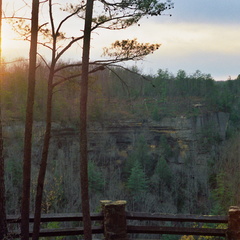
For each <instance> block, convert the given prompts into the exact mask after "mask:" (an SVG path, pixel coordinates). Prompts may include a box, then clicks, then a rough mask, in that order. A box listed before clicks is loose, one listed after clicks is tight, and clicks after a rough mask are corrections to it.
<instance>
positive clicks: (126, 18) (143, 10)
mask: <svg viewBox="0 0 240 240" xmlns="http://www.w3.org/2000/svg"><path fill="white" fill-rule="evenodd" d="M100 2H101V3H102V7H103V14H100V15H99V16H98V17H95V18H93V15H92V14H93V3H94V0H87V6H86V13H85V28H84V42H83V54H82V78H81V96H80V168H81V169H80V175H81V196H82V212H83V223H84V238H85V239H87V240H91V239H92V236H91V219H90V211H89V208H90V207H89V195H88V139H87V102H88V73H89V56H90V40H91V32H92V30H93V29H96V28H99V27H103V28H107V29H122V28H126V27H129V26H131V25H132V24H133V23H137V22H138V21H139V20H140V19H141V17H143V16H145V15H153V16H154V15H160V14H161V12H162V11H164V10H166V9H167V8H171V4H170V2H169V1H168V2H169V3H168V4H167V3H159V2H158V1H138V0H132V1H119V2H115V1H105V0H101V1H100ZM158 47H159V45H158V44H157V45H148V44H147V45H146V44H139V43H137V41H136V40H123V41H116V42H115V43H114V44H113V45H112V48H110V49H105V55H108V56H110V57H111V58H114V62H115V63H116V62H118V61H120V62H122V61H124V60H130V59H140V58H142V57H143V56H145V55H147V54H149V53H150V52H153V51H154V50H156V49H157V48H158ZM111 50H112V51H111ZM111 61H113V60H110V62H111ZM106 62H107V61H106ZM106 62H105V63H106ZM102 64H103V62H102Z"/></svg>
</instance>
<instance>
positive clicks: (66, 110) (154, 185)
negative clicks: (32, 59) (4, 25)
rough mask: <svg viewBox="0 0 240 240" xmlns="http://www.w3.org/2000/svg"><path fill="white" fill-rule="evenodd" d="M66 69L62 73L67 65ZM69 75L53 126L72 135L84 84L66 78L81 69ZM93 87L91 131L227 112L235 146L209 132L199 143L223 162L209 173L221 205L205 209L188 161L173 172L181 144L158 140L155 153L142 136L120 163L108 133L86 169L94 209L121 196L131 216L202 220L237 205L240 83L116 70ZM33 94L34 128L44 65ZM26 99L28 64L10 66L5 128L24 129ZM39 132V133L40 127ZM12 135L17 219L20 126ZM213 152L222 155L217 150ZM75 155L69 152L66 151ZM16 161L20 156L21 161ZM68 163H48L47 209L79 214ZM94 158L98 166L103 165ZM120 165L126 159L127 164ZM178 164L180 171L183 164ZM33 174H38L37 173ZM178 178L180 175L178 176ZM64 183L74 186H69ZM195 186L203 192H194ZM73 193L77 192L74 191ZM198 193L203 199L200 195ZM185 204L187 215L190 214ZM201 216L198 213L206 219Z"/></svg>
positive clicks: (59, 90)
mask: <svg viewBox="0 0 240 240" xmlns="http://www.w3.org/2000/svg"><path fill="white" fill-rule="evenodd" d="M61 64H62V66H64V65H66V64H69V63H61ZM63 69H64V68H63ZM64 71H65V70H63V71H62V72H61V75H59V76H58V78H57V80H56V81H61V82H62V83H61V84H59V85H58V86H57V87H56V89H55V91H54V93H53V120H54V124H56V125H57V126H59V128H60V129H62V128H66V129H67V128H71V129H76V131H77V130H78V129H77V126H78V121H79V120H78V119H79V117H78V116H79V88H80V85H79V78H71V79H70V80H69V79H66V77H65V76H69V75H72V76H74V75H78V74H79V68H78V67H75V68H74V67H73V68H72V69H71V73H70V74H69V71H70V70H68V72H64ZM89 87H90V90H89V95H90V101H89V106H88V107H89V124H94V123H97V124H104V123H107V122H115V121H120V120H125V121H126V120H131V121H135V122H138V123H144V122H149V121H151V122H160V121H161V120H162V119H164V118H166V117H169V118H175V117H180V118H181V117H183V118H191V117H198V116H201V115H204V114H208V113H213V112H226V113H229V116H230V117H229V124H228V130H227V137H228V142H231V144H229V143H228V142H223V141H222V140H219V138H218V135H217V134H215V132H214V130H213V129H212V128H210V127H209V128H206V129H205V130H206V131H205V132H202V135H201V136H202V141H199V142H198V144H202V146H203V142H204V144H205V146H206V145H208V151H209V152H211V153H212V154H213V153H214V154H216V153H217V154H219V155H220V156H219V155H218V156H212V159H211V162H209V163H208V164H209V171H211V172H209V184H210V185H211V189H210V190H211V194H210V195H211V196H212V200H211V201H212V203H216V204H212V205H211V206H204V204H205V202H204V201H203V200H201V199H202V198H201V196H202V195H201V194H202V192H203V190H202V189H201V188H203V185H201V184H200V183H199V184H198V186H197V185H196V186H195V187H194V188H191V187H190V185H189V183H188V181H189V179H191V178H192V175H191V174H190V172H191V171H192V170H191V168H192V164H193V163H192V161H191V159H190V158H187V157H186V158H185V159H184V161H183V163H184V164H185V165H186V166H185V168H184V169H185V170H182V169H181V170H179V169H175V170H174V171H173V167H170V165H171V161H173V160H172V159H176V158H177V157H176V155H178V154H179V152H180V150H181V149H182V148H184V145H183V146H181V144H182V143H181V142H180V141H179V142H178V143H177V144H178V145H177V144H176V143H174V142H171V141H172V138H170V137H165V136H162V137H161V138H160V139H158V144H159V146H160V147H159V148H158V149H155V148H156V146H157V147H158V145H156V146H155V145H151V146H150V145H149V144H148V141H147V139H146V138H144V136H139V138H138V139H136V141H135V143H134V144H133V147H132V149H128V150H127V151H126V149H122V151H120V150H119V152H118V154H119V156H120V155H122V158H118V159H117V158H115V157H114V156H116V155H117V153H116V151H117V150H116V149H115V146H114V145H113V143H112V142H111V141H112V140H111V137H109V136H108V135H104V134H103V135H102V138H105V140H104V141H103V142H102V143H104V144H105V145H103V146H102V150H101V151H98V154H99V156H95V157H92V158H91V159H92V160H93V161H92V160H91V162H90V164H89V176H90V177H89V181H90V182H89V183H90V189H91V201H92V202H93V203H94V206H96V205H97V204H98V203H97V202H96V201H97V199H98V198H99V199H100V198H101V197H106V196H107V197H108V198H119V197H124V198H125V199H127V200H128V201H129V207H130V208H131V209H134V210H138V211H144V210H146V211H160V210H161V209H162V208H163V206H167V207H168V211H172V212H174V213H176V212H188V211H189V212H194V211H195V210H193V209H195V208H196V206H200V205H201V204H202V205H201V208H198V210H199V211H202V213H207V212H209V211H214V212H215V213H223V212H224V211H225V210H226V208H227V207H228V206H229V205H230V204H232V203H236V204H237V203H239V200H238V197H237V196H238V192H237V191H236V189H238V188H237V186H238V177H237V176H238V171H237V170H239V169H238V168H236V167H234V165H236V162H237V161H238V159H237V158H236V155H235V154H234V153H236V151H237V149H238V148H237V147H238V141H236V140H235V139H238V131H239V121H240V116H239V110H240V109H239V108H240V100H239V91H240V88H239V87H240V78H237V79H235V80H228V81H225V82H216V81H214V80H213V79H212V77H211V76H210V75H209V74H203V73H201V72H200V71H196V72H195V73H194V74H192V75H188V74H187V73H186V72H185V71H184V70H179V71H178V73H177V75H176V76H175V75H173V74H171V73H170V72H169V71H167V70H159V71H158V73H157V74H156V75H149V76H142V75H141V74H140V70H138V69H137V68H135V67H133V68H132V69H131V70H126V69H124V68H122V67H112V68H106V69H104V70H102V71H99V72H96V73H94V74H91V75H90V84H89ZM36 88H37V91H36V93H37V95H36V100H35V122H36V123H38V124H39V123H41V122H43V121H44V118H43V116H45V114H44V113H45V111H46V109H45V108H46V92H47V69H46V68H45V67H43V66H41V65H40V66H38V68H37V85H36ZM26 95H27V65H26V64H25V63H24V62H18V63H15V64H13V65H11V66H8V67H6V68H5V72H4V81H3V96H2V100H3V120H4V125H5V126H11V125H12V126H14V125H15V126H20V125H21V123H23V121H24V117H25V104H26ZM130 127H131V126H129V128H130ZM38 130H39V132H40V128H38ZM54 131H56V129H55V130H54ZM39 132H38V134H37V135H36V136H35V145H34V166H38V158H39V151H40V150H39V149H40V148H41V133H39ZM8 133H9V132H8ZM35 133H36V132H35ZM11 134H13V135H6V134H5V139H6V141H5V144H6V145H8V146H11V147H13V148H12V149H11V150H10V152H9V151H8V152H7V155H6V156H7V161H6V185H7V200H8V201H7V207H8V212H9V213H16V209H19V202H20V192H21V189H20V185H19V184H18V183H20V182H21V178H22V173H21V159H22V157H21V156H22V152H21V148H22V145H21V144H22V143H21V140H22V137H23V133H22V130H21V127H20V128H19V129H16V131H15V133H11ZM13 139H14V140H13ZM59 139H60V138H59ZM12 141H14V142H12ZM54 141H55V140H54ZM71 141H72V140H71ZM64 143H66V142H64ZM57 144H58V148H59V149H62V150H61V151H62V154H63V155H64V154H65V155H66V153H65V152H64V151H65V150H64V149H65V148H67V146H63V145H62V143H61V141H60V140H59V141H58V142H57ZM66 144H68V143H66ZM99 144H100V143H99ZM111 144H112V145H111ZM223 145H224V146H223ZM54 146H55V145H54ZM210 146H211V147H210ZM216 146H218V148H221V149H223V150H218V151H215V150H216V148H217V147H216ZM71 148H72V147H71V146H70V145H69V149H71ZM92 148H94V146H92ZM92 148H90V151H92V150H91V149H92ZM213 148H214V150H213ZM114 149H115V150H114ZM179 149H180V150H179ZM75 150H76V149H75ZM104 150H105V152H104ZM221 151H223V153H224V154H223V153H222V152H221ZM106 152H108V154H109V155H110V156H112V159H114V161H112V162H111V159H110V160H109V159H107V158H106V157H105V156H107V154H106ZM51 154H52V155H51V157H50V158H51V159H55V158H54V151H53V152H51ZM65 155H64V156H65ZM16 156H18V157H17V158H16ZM64 159H65V158H64V157H62V160H61V159H59V162H57V161H56V159H55V160H54V162H51V160H50V163H49V166H48V173H47V181H46V182H47V183H46V189H45V193H44V194H45V195H44V203H43V204H44V209H45V212H51V211H53V212H56V211H57V212H61V211H74V210H76V209H78V207H79V205H78V204H76V202H75V200H76V197H77V198H79V192H78V194H77V195H76V196H75V197H71V201H72V202H68V201H69V196H71V194H72V193H73V189H75V190H76V189H78V185H77V184H75V182H74V180H73V179H72V176H71V174H69V173H67V172H65V173H64V172H63V169H60V167H59V166H64V164H66V163H64V162H63V161H64ZM96 159H101V162H100V161H98V160H96ZM121 159H126V160H125V161H122V160H121ZM213 159H214V161H213ZM216 159H217V160H218V161H217V162H216V161H215V160H216ZM76 164H77V163H76V162H74V161H72V162H68V164H67V166H68V167H69V168H70V169H71V171H72V172H75V171H76V169H77V168H76ZM174 164H175V163H174ZM176 164H177V168H179V166H180V165H181V164H182V163H176ZM36 169H37V167H36ZM36 169H33V172H34V173H35V171H36ZM216 169H217V170H216ZM228 170H229V171H228ZM69 171H70V170H69ZM176 172H177V173H179V174H178V175H176V174H175V173H176ZM64 176H65V177H67V179H70V180H69V182H68V183H66V181H65V179H64ZM34 181H36V180H33V186H34V185H35V184H36V182H34ZM119 182H120V183H121V184H120V185H119V186H120V188H119V189H120V190H119V189H117V188H116V187H115V186H116V185H117V183H119ZM198 187H199V189H197V188H198ZM71 188H73V189H72V190H71ZM186 189H189V191H190V189H191V191H192V192H191V193H190V192H187V190H186ZM33 191H34V188H33ZM181 191H182V192H181ZM204 191H205V190H204ZM75 192H76V191H75ZM189 194H192V195H189ZM197 194H200V195H199V196H197ZM195 195H196V199H198V200H195V198H192V200H190V199H189V198H188V197H187V196H195ZM210 195H209V196H210ZM96 196H98V197H96ZM224 196H227V197H224ZM165 198H167V199H171V201H169V202H168V205H166V203H163V202H162V201H163V200H162V199H165ZM74 199H75V200H74ZM187 199H188V200H187ZM201 201H202V202H201ZM159 202H162V206H159V204H158V203H159ZM164 204H165V205H164ZM187 204H188V205H189V206H188V208H186V205H187ZM199 204H200V205H199ZM32 205H33V202H32ZM190 205H191V206H190ZM70 206H71V207H70ZM213 206H214V207H213ZM94 208H95V207H94ZM199 211H198V213H201V212H199ZM17 212H18V210H17ZM195 212H196V211H195Z"/></svg>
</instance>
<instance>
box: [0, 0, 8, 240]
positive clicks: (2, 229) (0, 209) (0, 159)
mask: <svg viewBox="0 0 240 240" xmlns="http://www.w3.org/2000/svg"><path fill="white" fill-rule="evenodd" d="M2 78H3V67H2V0H0V239H3V238H4V236H6V235H7V221H6V198H5V181H4V156H3V131H2V100H1V96H2Z"/></svg>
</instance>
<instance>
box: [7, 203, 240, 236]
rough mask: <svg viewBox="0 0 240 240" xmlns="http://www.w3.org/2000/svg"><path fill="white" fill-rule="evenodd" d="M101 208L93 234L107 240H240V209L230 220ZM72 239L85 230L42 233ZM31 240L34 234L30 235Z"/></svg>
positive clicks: (72, 218)
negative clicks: (147, 238)
mask: <svg viewBox="0 0 240 240" xmlns="http://www.w3.org/2000/svg"><path fill="white" fill-rule="evenodd" d="M101 204H102V212H101V213H97V214H96V213H94V214H91V220H92V222H93V226H92V233H93V234H104V237H105V239H106V240H112V239H114V240H120V239H121V240H126V239H128V237H129V234H175V235H202V236H219V237H226V238H227V239H228V240H230V239H231V240H237V239H238V240H240V208H238V207H230V209H229V215H228V216H199V215H175V214H155V213H154V214H151V213H136V212H126V211H125V205H126V202H125V201H115V202H112V201H102V202H101ZM82 219H83V217H82V214H69V213H68V214H43V215H42V217H41V222H42V223H47V222H61V223H63V222H81V221H82ZM33 220H34V218H33V216H30V222H33ZM20 222H21V219H20V216H8V217H7V223H8V224H9V226H10V225H16V224H20ZM166 222H170V223H173V225H174V226H166V224H165V223H166ZM185 222H186V223H196V224H200V227H194V226H193V225H194V224H188V225H191V227H190V226H189V227H184V226H183V227H182V226H179V224H178V223H180V225H181V224H182V223H185ZM133 223H134V224H133ZM146 223H147V224H146ZM204 223H207V224H210V223H211V224H210V225H211V226H212V225H213V226H212V227H211V226H210V227H208V228H205V227H204V228H203V227H201V224H204ZM149 224H151V225H149ZM160 224H161V225H160ZM196 224H195V225H196ZM217 224H222V226H226V227H224V228H223V229H218V228H216V225H217ZM214 225H215V226H214ZM10 234H11V237H13V238H19V236H20V232H18V231H12V232H10ZM72 235H83V228H82V227H70V228H58V229H47V228H45V229H44V228H43V229H41V230H40V236H41V237H54V236H72ZM31 236H32V232H31V231H30V237H31Z"/></svg>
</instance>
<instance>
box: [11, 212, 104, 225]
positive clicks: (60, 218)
mask: <svg viewBox="0 0 240 240" xmlns="http://www.w3.org/2000/svg"><path fill="white" fill-rule="evenodd" d="M82 220H83V216H82V214H81V213H79V214H76V213H55V214H42V216H41V222H74V221H76V222H78V221H82ZM91 220H92V221H102V220H103V215H102V213H91ZM29 221H30V222H33V221H34V216H33V215H30V218H29ZM7 222H8V223H20V222H21V216H20V215H18V216H16V215H8V216H7Z"/></svg>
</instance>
